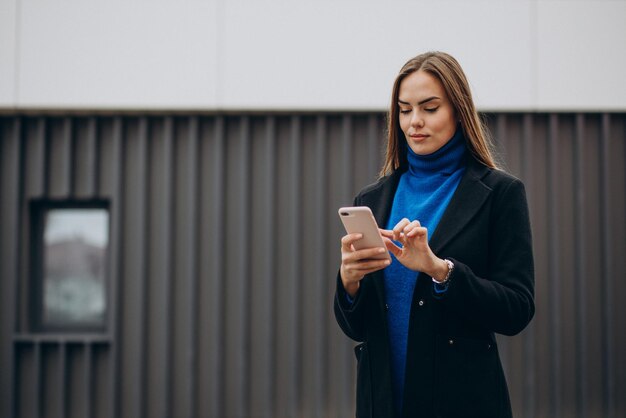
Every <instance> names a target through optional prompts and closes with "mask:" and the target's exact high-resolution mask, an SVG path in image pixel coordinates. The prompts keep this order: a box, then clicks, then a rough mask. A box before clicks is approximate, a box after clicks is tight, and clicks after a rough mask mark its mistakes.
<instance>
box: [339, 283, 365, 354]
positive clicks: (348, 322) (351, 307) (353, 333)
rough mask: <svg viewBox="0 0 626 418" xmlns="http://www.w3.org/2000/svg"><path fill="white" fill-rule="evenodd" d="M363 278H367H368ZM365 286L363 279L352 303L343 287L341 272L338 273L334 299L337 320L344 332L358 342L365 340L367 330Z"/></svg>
mask: <svg viewBox="0 0 626 418" xmlns="http://www.w3.org/2000/svg"><path fill="white" fill-rule="evenodd" d="M363 280H366V278H364V279H363ZM365 287H367V286H365V284H364V283H363V281H361V286H360V288H359V291H358V293H357V294H356V296H355V298H354V299H353V301H352V303H350V302H349V301H348V298H347V292H346V291H345V289H344V288H343V283H342V282H341V277H340V276H339V273H337V288H336V290H335V301H334V309H335V319H336V320H337V323H338V324H339V327H340V328H341V330H342V331H343V333H344V334H346V335H347V336H348V337H350V338H351V339H353V340H354V341H358V342H361V341H364V340H365V331H364V327H363V324H364V319H363V316H364V315H363V306H364V302H363V301H364V299H365V295H364V294H365V293H367V291H366V290H365V289H364V288H365Z"/></svg>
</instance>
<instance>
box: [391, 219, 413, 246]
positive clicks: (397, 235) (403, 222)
mask: <svg viewBox="0 0 626 418" xmlns="http://www.w3.org/2000/svg"><path fill="white" fill-rule="evenodd" d="M409 223H410V222H409V220H408V219H407V218H403V219H402V220H401V221H400V222H398V223H397V224H396V226H394V227H393V239H394V241H399V240H400V236H401V234H402V230H403V229H404V227H405V226H407V225H408V224H409Z"/></svg>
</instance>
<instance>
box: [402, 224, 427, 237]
mask: <svg viewBox="0 0 626 418" xmlns="http://www.w3.org/2000/svg"><path fill="white" fill-rule="evenodd" d="M406 236H407V238H413V237H422V236H428V230H427V229H426V228H424V227H423V226H420V227H418V228H414V229H412V230H411V231H409V232H407V234H406Z"/></svg>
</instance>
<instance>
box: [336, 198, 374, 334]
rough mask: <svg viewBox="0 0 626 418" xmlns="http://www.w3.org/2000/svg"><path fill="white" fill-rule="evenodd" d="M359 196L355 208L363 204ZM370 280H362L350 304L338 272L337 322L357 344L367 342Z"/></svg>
mask: <svg viewBox="0 0 626 418" xmlns="http://www.w3.org/2000/svg"><path fill="white" fill-rule="evenodd" d="M359 196H360V195H359ZM359 196H357V197H356V198H355V199H354V202H353V205H354V206H359V205H360V204H361V200H360V198H359ZM369 280H370V279H369V275H366V276H365V277H364V278H363V279H362V280H361V284H360V286H359V291H358V292H357V294H356V295H355V297H354V298H353V300H352V302H349V301H348V297H347V295H348V293H347V292H346V290H345V289H344V287H343V283H342V282H341V276H340V273H339V272H337V278H336V287H335V299H334V311H335V319H336V320H337V323H338V324H339V327H340V328H341V330H342V331H343V333H344V334H346V335H347V336H348V337H349V338H351V339H353V340H354V341H357V342H362V341H365V327H364V321H365V319H364V316H365V315H364V310H365V305H366V304H367V302H366V299H367V294H368V287H369Z"/></svg>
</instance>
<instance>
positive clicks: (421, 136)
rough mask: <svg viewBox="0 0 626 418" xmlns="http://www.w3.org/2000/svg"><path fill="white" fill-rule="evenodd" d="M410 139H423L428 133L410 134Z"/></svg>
mask: <svg viewBox="0 0 626 418" xmlns="http://www.w3.org/2000/svg"><path fill="white" fill-rule="evenodd" d="M410 137H411V139H415V140H418V141H419V140H420V139H424V138H426V137H428V135H426V134H411V135H410Z"/></svg>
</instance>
